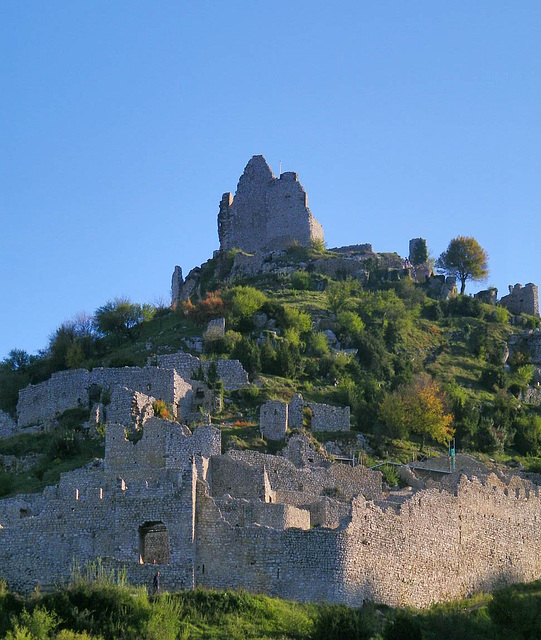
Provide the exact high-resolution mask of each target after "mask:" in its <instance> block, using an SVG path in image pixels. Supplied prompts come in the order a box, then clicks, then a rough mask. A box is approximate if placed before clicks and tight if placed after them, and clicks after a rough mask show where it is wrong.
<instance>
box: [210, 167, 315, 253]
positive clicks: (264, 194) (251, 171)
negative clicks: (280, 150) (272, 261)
mask: <svg viewBox="0 0 541 640" xmlns="http://www.w3.org/2000/svg"><path fill="white" fill-rule="evenodd" d="M218 236H219V238H220V249H221V250H222V251H230V250H231V249H241V250H242V251H245V252H247V253H256V252H261V251H274V250H277V249H287V248H288V247H290V246H292V245H294V244H299V245H301V246H309V245H310V244H311V243H312V242H314V241H321V242H323V240H324V237H323V227H322V226H321V225H320V224H319V222H318V221H317V220H316V219H315V218H314V216H313V215H312V213H311V212H310V209H309V208H308V198H307V195H306V191H305V190H304V188H303V186H302V185H301V183H300V182H299V178H298V176H297V174H296V173H294V172H293V171H288V172H286V173H282V174H281V175H280V177H279V178H276V177H275V175H274V174H273V172H272V170H271V168H270V167H269V165H268V164H267V162H266V160H265V158H264V157H263V156H253V157H252V159H251V160H250V161H249V162H248V164H247V165H246V167H245V169H244V173H243V174H242V176H241V177H240V180H239V183H238V185H237V192H236V194H235V196H234V197H233V195H232V194H231V193H224V195H223V196H222V200H221V202H220V212H219V214H218Z"/></svg>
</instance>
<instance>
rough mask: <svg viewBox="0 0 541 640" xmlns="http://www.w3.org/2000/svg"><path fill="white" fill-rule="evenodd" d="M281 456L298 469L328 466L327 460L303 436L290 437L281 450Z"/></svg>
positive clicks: (328, 461)
mask: <svg viewBox="0 0 541 640" xmlns="http://www.w3.org/2000/svg"><path fill="white" fill-rule="evenodd" d="M282 455H283V456H284V458H287V460H290V461H291V462H292V463H293V464H294V465H295V466H296V467H298V468H301V467H306V466H314V465H317V466H325V467H328V466H329V465H330V460H329V458H328V457H327V456H325V455H324V453H323V452H320V451H318V450H316V448H315V446H314V444H313V443H312V442H311V441H310V440H309V439H308V438H307V437H306V436H305V435H303V434H295V435H294V436H291V437H290V438H289V439H288V441H287V444H286V446H285V447H284V448H283V449H282Z"/></svg>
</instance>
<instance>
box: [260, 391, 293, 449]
mask: <svg viewBox="0 0 541 640" xmlns="http://www.w3.org/2000/svg"><path fill="white" fill-rule="evenodd" d="M287 413H288V405H287V404H286V403H285V402H280V401H279V400H269V401H268V402H265V404H263V405H261V408H260V409H259V429H260V431H261V435H262V436H263V437H264V438H266V439H267V440H282V438H285V435H286V431H287V424H288V420H287Z"/></svg>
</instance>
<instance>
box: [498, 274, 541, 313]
mask: <svg viewBox="0 0 541 640" xmlns="http://www.w3.org/2000/svg"><path fill="white" fill-rule="evenodd" d="M500 304H501V305H502V307H505V308H506V309H508V310H509V311H510V312H511V313H512V314H514V315H517V316H518V315H520V314H521V313H527V314H529V315H531V316H539V289H538V287H537V285H535V284H533V282H529V283H528V284H526V285H524V286H522V285H520V284H518V283H517V284H516V285H515V286H513V285H509V294H508V295H506V296H503V298H501V300H500Z"/></svg>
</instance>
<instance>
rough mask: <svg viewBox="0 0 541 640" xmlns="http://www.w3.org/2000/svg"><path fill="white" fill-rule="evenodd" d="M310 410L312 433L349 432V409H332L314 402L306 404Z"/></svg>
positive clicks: (329, 406)
mask: <svg viewBox="0 0 541 640" xmlns="http://www.w3.org/2000/svg"><path fill="white" fill-rule="evenodd" d="M307 404H308V406H309V407H310V409H312V412H313V415H312V431H349V421H350V409H349V407H333V406H331V405H328V404H320V403H316V402H309V403H307Z"/></svg>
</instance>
